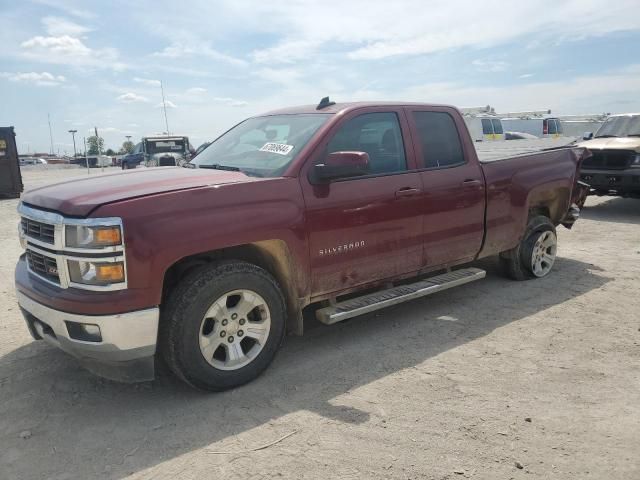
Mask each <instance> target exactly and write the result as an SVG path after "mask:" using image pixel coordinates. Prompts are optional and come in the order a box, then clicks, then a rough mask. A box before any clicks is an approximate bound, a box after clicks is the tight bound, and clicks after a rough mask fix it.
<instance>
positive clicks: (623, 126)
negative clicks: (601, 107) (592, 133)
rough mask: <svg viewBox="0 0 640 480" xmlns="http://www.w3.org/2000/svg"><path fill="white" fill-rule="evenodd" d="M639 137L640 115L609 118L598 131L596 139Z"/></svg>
mask: <svg viewBox="0 0 640 480" xmlns="http://www.w3.org/2000/svg"><path fill="white" fill-rule="evenodd" d="M630 135H640V115H631V116H624V117H610V118H609V119H608V120H607V121H606V122H604V123H603V124H602V126H601V127H600V128H599V129H598V133H596V137H607V136H611V137H628V136H630Z"/></svg>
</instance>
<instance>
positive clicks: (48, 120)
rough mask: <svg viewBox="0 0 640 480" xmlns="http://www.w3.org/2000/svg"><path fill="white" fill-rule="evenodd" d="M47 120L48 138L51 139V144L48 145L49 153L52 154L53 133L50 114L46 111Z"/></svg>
mask: <svg viewBox="0 0 640 480" xmlns="http://www.w3.org/2000/svg"><path fill="white" fill-rule="evenodd" d="M47 122H49V140H50V141H51V146H50V147H49V153H50V154H51V155H53V133H52V132H51V115H49V114H48V113H47Z"/></svg>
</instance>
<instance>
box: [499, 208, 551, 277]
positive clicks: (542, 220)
mask: <svg viewBox="0 0 640 480" xmlns="http://www.w3.org/2000/svg"><path fill="white" fill-rule="evenodd" d="M547 231H550V232H553V234H554V235H555V234H556V228H555V226H554V225H553V223H551V220H550V219H549V218H548V217H545V216H544V215H538V216H535V217H531V218H530V219H529V223H528V224H527V228H526V230H525V233H524V235H523V237H522V240H521V241H520V243H519V244H518V245H517V246H516V247H515V248H513V249H511V250H508V251H506V252H502V253H501V254H500V263H501V264H502V268H503V270H504V272H505V274H506V275H507V276H508V277H510V278H511V279H513V280H518V281H522V280H529V279H532V278H540V277H539V276H536V275H535V274H534V273H533V266H532V263H531V257H532V254H533V249H534V245H535V243H536V240H537V239H538V237H539V236H540V234H542V233H543V232H547Z"/></svg>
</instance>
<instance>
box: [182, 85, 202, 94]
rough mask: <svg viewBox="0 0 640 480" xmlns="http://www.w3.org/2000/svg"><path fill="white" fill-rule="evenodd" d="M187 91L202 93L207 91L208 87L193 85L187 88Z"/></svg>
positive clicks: (187, 92) (188, 92)
mask: <svg viewBox="0 0 640 480" xmlns="http://www.w3.org/2000/svg"><path fill="white" fill-rule="evenodd" d="M185 93H186V94H187V95H201V94H203V93H207V89H206V88H202V87H192V88H187V90H186V91H185Z"/></svg>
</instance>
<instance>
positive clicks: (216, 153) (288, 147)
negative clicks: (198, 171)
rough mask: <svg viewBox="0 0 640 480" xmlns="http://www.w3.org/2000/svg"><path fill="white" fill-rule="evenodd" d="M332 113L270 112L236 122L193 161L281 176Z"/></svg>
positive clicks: (251, 172)
mask: <svg viewBox="0 0 640 480" xmlns="http://www.w3.org/2000/svg"><path fill="white" fill-rule="evenodd" d="M329 116H330V114H324V113H321V114H318V113H313V114H299V115H271V116H267V117H254V118H249V119H248V120H245V121H244V122H242V123H241V124H239V125H236V126H235V127H233V128H232V129H231V130H229V131H228V132H227V133H225V134H224V135H222V136H221V137H220V138H218V139H217V140H215V141H214V142H213V143H212V144H211V145H209V146H208V147H207V148H206V149H204V150H203V151H202V153H200V155H198V156H197V157H196V158H194V159H193V160H192V161H191V164H192V165H196V166H198V167H201V168H206V167H207V166H221V167H232V168H237V169H239V170H241V171H243V172H245V173H247V174H250V175H258V176H262V177H275V176H279V175H281V174H282V172H284V170H285V169H286V168H287V166H289V164H290V163H291V162H292V160H293V159H294V158H295V157H296V155H297V154H298V153H300V151H301V150H302V148H303V147H304V146H305V145H306V144H307V142H308V141H309V140H310V139H311V137H312V136H313V134H314V133H316V131H318V129H319V128H320V126H322V125H323V124H324V123H325V122H326V121H327V119H328V118H329Z"/></svg>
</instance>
